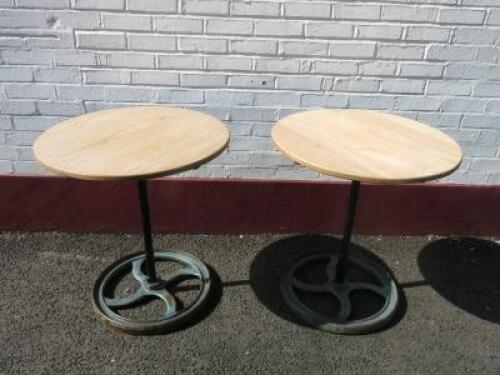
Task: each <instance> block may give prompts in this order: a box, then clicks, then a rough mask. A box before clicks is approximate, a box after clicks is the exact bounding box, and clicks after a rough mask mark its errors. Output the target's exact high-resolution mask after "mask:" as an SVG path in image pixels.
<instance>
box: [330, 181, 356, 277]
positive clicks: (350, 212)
mask: <svg viewBox="0 0 500 375" xmlns="http://www.w3.org/2000/svg"><path fill="white" fill-rule="evenodd" d="M360 185H361V184H360V182H359V181H352V183H351V190H350V192H349V203H348V205H347V216H346V221H345V226H344V236H343V238H342V245H341V248H340V253H339V258H338V263H337V269H336V274H335V282H337V283H343V282H344V279H345V276H346V268H347V258H348V257H349V246H350V244H351V235H352V228H353V226H354V218H355V216H356V206H357V203H358V195H359V187H360Z"/></svg>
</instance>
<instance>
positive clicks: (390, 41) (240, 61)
mask: <svg viewBox="0 0 500 375" xmlns="http://www.w3.org/2000/svg"><path fill="white" fill-rule="evenodd" d="M0 28H1V32H0V173H10V172H14V173H46V171H44V170H43V169H42V168H41V167H40V166H39V165H38V164H37V163H36V162H34V160H33V153H32V150H31V145H32V142H33V140H34V139H35V138H36V137H37V136H38V135H39V134H40V133H41V132H42V131H43V130H45V129H47V128H48V127H50V126H51V125H53V124H55V123H57V122H58V121H61V120H63V119H65V118H67V117H69V116H74V115H77V114H81V113H84V112H87V111H94V110H98V109H103V108H109V107H113V106H118V105H133V104H135V105H137V104H154V103H161V104H168V105H178V106H184V107H188V108H193V109H197V110H201V111H205V112H207V113H211V114H213V115H215V116H217V117H219V118H220V119H221V120H224V121H226V122H227V123H228V124H229V125H230V127H231V133H232V142H231V145H230V147H229V151H228V152H225V153H224V154H223V155H221V156H220V157H219V158H217V159H216V160H214V161H212V162H211V163H209V164H208V165H206V166H204V167H201V168H199V169H198V170H196V171H192V172H189V173H187V174H188V175H191V176H212V177H255V178H294V179H295V178H299V179H323V178H326V177H324V176H321V175H320V174H318V173H316V172H313V171H309V170H306V169H304V168H300V167H298V166H296V165H295V164H294V163H292V162H290V161H289V160H287V159H286V158H284V157H282V156H281V155H280V154H279V153H278V152H276V151H275V150H274V149H273V145H272V142H271V140H270V138H269V137H270V132H271V128H272V124H273V122H274V121H276V120H277V119H279V118H280V117H282V116H285V115H287V114H290V113H294V112H296V111H298V110H301V109H308V108H315V107H330V108H369V109H378V110H384V111H391V112H393V113H397V114H399V115H403V116H406V117H408V118H412V119H416V120H418V121H422V122H425V123H428V124H431V125H433V126H435V127H438V128H440V129H442V130H443V131H445V132H446V133H448V134H449V135H450V136H452V137H453V138H455V139H456V140H457V141H458V142H459V143H460V144H461V145H462V147H463V149H464V152H465V160H464V162H463V164H462V166H461V168H460V169H459V170H458V171H457V172H456V173H455V174H453V175H452V176H450V177H448V178H446V181H452V182H461V183H462V182H463V183H477V184H485V183H491V184H498V183H500V0H367V1H350V0H286V1H285V0H256V1H242V0H11V1H1V2H0Z"/></svg>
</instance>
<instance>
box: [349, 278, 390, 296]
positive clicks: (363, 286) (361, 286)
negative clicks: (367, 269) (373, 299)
mask: <svg viewBox="0 0 500 375" xmlns="http://www.w3.org/2000/svg"><path fill="white" fill-rule="evenodd" d="M349 290H350V291H354V290H368V291H370V292H373V293H376V294H378V295H379V296H381V297H384V298H385V297H387V291H386V290H385V289H384V288H382V287H381V286H378V285H375V284H370V283H362V282H352V283H349Z"/></svg>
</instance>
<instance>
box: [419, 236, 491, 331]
mask: <svg viewBox="0 0 500 375" xmlns="http://www.w3.org/2000/svg"><path fill="white" fill-rule="evenodd" d="M418 265H419V267H420V271H421V272H422V274H423V276H424V278H425V279H426V281H427V282H428V284H429V285H430V286H431V287H432V288H433V289H434V290H436V291H437V292H438V293H439V294H440V295H441V296H443V297H444V298H445V299H446V300H447V301H449V302H451V303H452V304H454V305H455V306H457V307H459V308H460V309H462V310H465V311H467V312H468V313H470V314H472V315H475V316H477V317H479V318H481V319H484V320H487V321H490V322H493V323H497V324H498V323H500V245H499V244H498V243H496V242H493V241H488V240H484V239H478V238H470V237H465V238H447V239H440V240H437V241H434V242H431V243H429V244H428V245H427V246H425V247H424V248H423V249H422V250H421V251H420V253H419V256H418Z"/></svg>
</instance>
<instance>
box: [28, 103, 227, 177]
mask: <svg viewBox="0 0 500 375" xmlns="http://www.w3.org/2000/svg"><path fill="white" fill-rule="evenodd" d="M228 142H229V130H228V128H227V127H226V125H224V124H223V123H222V122H221V121H219V120H218V119H216V118H215V117H212V116H210V115H207V114H204V113H201V112H198V111H192V110H187V109H181V108H175V107H166V106H138V107H123V108H113V109H109V110H103V111H97V112H93V113H89V114H85V115H82V116H78V117H74V118H72V119H69V120H66V121H63V122H61V123H59V124H57V125H55V126H54V127H52V128H50V129H48V130H47V131H46V132H44V133H43V134H42V135H41V136H40V137H39V138H38V139H37V140H36V142H35V144H34V153H35V157H36V158H37V160H38V161H40V163H42V164H43V165H44V166H46V167H47V168H48V169H50V170H52V171H53V172H55V173H57V174H61V175H66V176H71V177H75V178H81V179H87V180H122V179H144V178H148V177H157V176H162V175H168V174H173V173H176V172H180V171H183V170H187V169H190V168H194V167H197V166H199V165H201V164H203V163H204V162H206V161H208V160H210V159H212V158H214V157H215V156H217V155H218V154H219V153H220V152H222V151H223V150H224V149H225V148H226V146H227V144H228Z"/></svg>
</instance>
